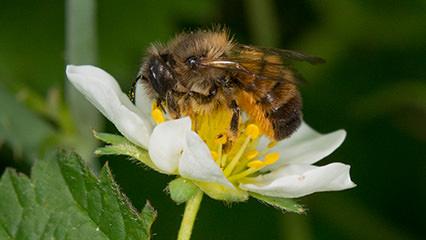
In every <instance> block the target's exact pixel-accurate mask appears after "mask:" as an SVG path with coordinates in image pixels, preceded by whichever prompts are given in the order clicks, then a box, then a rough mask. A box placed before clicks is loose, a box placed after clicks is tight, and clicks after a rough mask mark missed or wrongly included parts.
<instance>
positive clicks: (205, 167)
mask: <svg viewBox="0 0 426 240" xmlns="http://www.w3.org/2000/svg"><path fill="white" fill-rule="evenodd" d="M179 173H180V175H181V176H183V177H185V178H189V179H192V180H198V181H202V182H210V183H219V184H222V185H225V186H227V187H231V188H234V186H233V185H232V184H231V183H230V182H229V181H228V179H226V177H225V175H224V174H223V172H222V170H221V169H220V167H219V166H218V165H217V164H216V162H215V161H214V160H213V158H212V156H211V153H210V150H209V148H208V147H207V145H206V144H205V143H204V141H203V140H202V139H201V138H200V136H198V134H196V133H195V132H193V131H189V132H187V133H186V135H185V148H184V151H183V155H182V158H181V159H180V162H179Z"/></svg>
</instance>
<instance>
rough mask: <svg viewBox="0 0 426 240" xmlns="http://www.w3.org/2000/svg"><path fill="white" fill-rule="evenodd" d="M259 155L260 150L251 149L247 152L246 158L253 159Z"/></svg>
mask: <svg viewBox="0 0 426 240" xmlns="http://www.w3.org/2000/svg"><path fill="white" fill-rule="evenodd" d="M257 156H259V152H258V151H256V150H251V151H250V152H248V153H247V155H246V158H247V159H248V160H252V159H253V158H255V157H257Z"/></svg>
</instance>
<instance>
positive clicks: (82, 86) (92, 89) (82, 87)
mask: <svg viewBox="0 0 426 240" xmlns="http://www.w3.org/2000/svg"><path fill="white" fill-rule="evenodd" d="M66 74H67V77H68V79H69V81H70V82H71V83H72V84H73V85H74V87H75V88H76V89H77V90H78V91H80V92H81V93H82V94H83V95H84V96H85V97H86V98H87V99H88V100H89V101H90V102H91V103H92V104H93V105H94V106H95V107H96V108H97V109H98V110H99V111H100V112H101V113H102V114H103V115H104V116H105V117H106V118H107V119H108V120H110V121H111V122H112V123H113V124H114V125H115V127H116V128H117V129H118V131H119V132H120V133H121V134H123V135H124V136H125V137H126V138H127V139H129V140H130V141H131V142H133V143H135V144H137V145H139V146H141V147H143V148H145V149H146V148H147V147H148V140H149V134H150V133H151V125H150V123H149V121H148V120H147V119H146V118H145V117H144V116H143V114H142V112H141V111H140V110H139V109H137V108H136V107H135V105H133V103H132V102H131V101H130V100H129V98H128V97H127V95H126V94H124V93H123V92H122V91H121V89H120V86H119V85H118V83H117V81H116V80H115V79H114V77H112V76H111V75H110V74H108V73H107V72H105V71H104V70H102V69H100V68H97V67H95V66H90V65H82V66H74V65H68V66H67V68H66Z"/></svg>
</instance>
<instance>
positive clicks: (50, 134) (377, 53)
mask: <svg viewBox="0 0 426 240" xmlns="http://www.w3.org/2000/svg"><path fill="white" fill-rule="evenodd" d="M77 2H78V1H77ZM80 2H83V3H82V5H81V6H78V4H77V5H75V4H74V3H76V1H73V0H70V1H65V2H64V1H57V0H39V1H29V0H27V1H25V0H16V1H6V0H0V159H1V160H0V171H1V172H3V171H4V169H5V167H14V168H17V169H18V170H19V171H21V172H24V173H27V174H28V173H29V172H30V167H31V164H32V162H33V161H34V159H36V158H37V157H42V156H43V155H45V154H46V153H48V152H50V151H52V150H53V149H55V148H57V147H58V146H59V147H66V148H73V149H76V150H77V151H79V152H80V153H81V154H82V155H83V156H84V158H85V159H86V160H87V161H89V163H90V164H91V165H92V166H93V167H94V168H96V166H98V165H100V164H102V162H104V161H106V160H108V161H109V163H110V165H111V166H112V171H113V173H114V175H115V177H116V180H117V181H118V182H119V184H120V186H121V187H122V189H123V191H124V192H125V193H126V194H127V195H128V197H129V198H130V199H131V201H132V202H133V204H134V205H135V206H136V207H137V208H139V209H141V207H142V206H143V205H144V203H145V200H146V199H148V200H149V201H151V203H152V205H153V206H154V207H155V208H156V209H157V210H158V214H159V217H158V219H157V221H156V223H155V224H154V229H153V232H154V233H155V235H154V239H175V237H176V234H177V230H178V227H179V222H180V218H181V214H182V213H183V206H176V205H175V203H174V202H172V200H170V198H169V197H168V196H167V194H166V193H165V192H164V191H163V189H164V188H165V186H166V185H167V183H168V181H170V180H171V178H170V177H167V176H164V175H160V174H157V173H154V172H152V171H149V170H146V169H144V168H143V167H141V166H139V165H136V164H135V163H133V162H131V161H128V160H127V159H126V158H119V157H117V158H115V157H103V158H102V159H100V164H99V163H97V162H98V159H94V155H93V154H92V150H93V148H94V147H95V146H96V144H97V143H96V142H95V141H94V139H93V137H91V132H90V131H89V128H92V127H94V128H96V129H98V130H102V131H106V132H116V130H115V129H114V127H113V126H112V125H111V124H110V123H108V122H107V121H105V120H103V119H102V118H101V117H100V116H99V115H98V114H97V113H96V111H93V110H90V109H87V108H86V105H85V104H84V103H85V102H84V101H83V102H82V98H81V96H80V95H78V94H76V95H73V93H72V90H69V88H68V86H67V85H66V84H65V80H64V79H65V74H64V69H65V64H66V62H69V63H75V64H77V63H78V64H81V63H90V64H96V65H97V66H100V67H101V68H103V69H105V70H107V71H108V72H110V73H111V74H112V75H113V76H115V77H116V78H117V79H118V80H119V81H120V84H121V86H122V88H123V90H128V89H130V85H131V83H132V81H133V79H134V77H135V75H136V73H137V71H138V67H139V64H140V63H141V60H142V56H143V54H144V49H146V47H147V46H149V43H150V42H154V41H166V40H168V39H170V38H171V37H173V36H174V34H176V33H178V32H180V31H182V30H188V29H194V28H198V27H210V26H212V24H215V23H220V24H224V25H226V26H228V27H229V28H230V29H231V32H232V33H233V34H234V35H235V38H236V39H237V40H238V41H239V42H242V43H247V44H255V45H262V46H266V47H279V48H286V49H294V50H301V51H303V52H306V53H310V54H314V55H318V56H321V57H323V58H325V59H326V60H327V63H326V64H324V65H321V66H309V65H301V66H300V68H299V69H300V71H301V72H302V73H303V75H304V76H305V78H306V79H307V83H306V84H304V85H302V86H301V91H302V94H303V97H304V116H305V117H304V118H305V120H306V121H307V122H308V123H309V124H310V125H312V126H313V127H314V128H315V129H317V130H318V131H320V132H324V133H325V132H329V131H333V130H335V129H338V128H344V129H346V130H347V132H348V137H347V140H346V141H345V143H344V144H343V145H342V146H341V147H340V148H339V149H338V150H337V151H336V152H335V153H334V154H333V155H332V156H330V157H328V158H326V159H325V160H323V161H322V162H321V164H326V163H328V162H332V161H341V162H344V163H347V164H350V165H351V166H352V169H351V175H352V178H353V180H354V182H356V183H357V184H358V187H356V188H355V189H352V190H349V191H345V192H334V193H318V194H314V195H312V196H308V197H305V198H303V199H301V200H300V202H301V203H303V204H304V205H305V206H307V208H308V209H309V211H308V214H307V215H305V216H297V215H295V214H282V213H281V212H280V211H279V210H276V209H273V208H271V207H267V206H265V205H263V204H259V203H257V202H256V201H254V200H250V201H249V202H247V203H242V204H233V205H232V206H228V205H226V204H223V203H221V202H217V201H212V200H210V199H208V198H205V200H204V201H203V203H202V207H201V211H200V213H199V218H198V220H197V222H196V225H195V231H194V235H193V239H291V240H292V239H295V240H305V239H424V235H425V234H424V229H426V221H425V220H424V216H425V214H426V204H425V203H426V191H425V186H426V74H425V73H426V71H425V70H426V1H424V0H411V1H388V0H386V1H385V0H375V1H367V0H334V1H327V0H325V1H314V0H294V1H278V0H275V1H274V0H263V1H262V0H227V1H225V0H220V1H214V0H204V1H201V0H181V1H172V0H169V1H155V0H152V1H148V0H145V1H112V0H103V1H98V2H97V3H96V4H92V3H94V1H80ZM67 6H68V8H67ZM73 7H76V8H75V9H74V10H73ZM66 9H67V10H66ZM66 13H67V14H66ZM66 26H67V27H66ZM79 41H82V42H79ZM67 59H68V60H67ZM64 93H65V94H64ZM64 96H65V97H64ZM79 101H80V102H79ZM83 119H85V120H83ZM87 119H89V120H87ZM0 194H1V193H0Z"/></svg>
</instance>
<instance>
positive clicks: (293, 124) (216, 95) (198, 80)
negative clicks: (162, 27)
mask: <svg viewBox="0 0 426 240" xmlns="http://www.w3.org/2000/svg"><path fill="white" fill-rule="evenodd" d="M292 61H305V62H309V63H311V64H317V63H322V62H323V60H322V59H321V58H318V57H313V56H308V55H304V54H302V53H299V52H295V51H290V50H282V49H273V48H261V47H255V46H249V45H243V44H238V43H236V42H235V41H234V40H233V39H232V38H231V37H230V36H229V33H228V31H227V30H223V29H220V30H210V31H202V30H199V31H196V32H189V33H181V34H179V35H177V36H176V37H175V38H174V39H173V40H171V41H170V42H168V43H167V44H166V45H161V44H154V45H153V46H152V47H151V48H149V49H148V54H147V57H146V58H145V60H144V63H143V64H142V66H141V68H140V71H139V74H138V77H137V80H139V79H141V80H142V83H143V84H144V86H145V88H146V89H147V90H148V92H150V95H151V97H152V98H154V99H156V100H157V104H158V105H159V106H161V107H162V108H163V109H164V110H166V111H167V112H168V113H169V114H170V116H171V117H172V118H179V117H182V116H191V115H193V114H206V113H210V112H212V111H215V110H216V109H218V108H220V107H227V108H229V109H230V110H231V111H232V117H231V119H230V126H229V128H230V130H231V132H233V133H237V132H238V127H239V121H240V117H241V111H243V112H245V113H246V114H247V115H248V117H249V118H250V120H251V121H253V122H255V123H256V124H257V125H258V126H259V127H260V129H261V130H262V132H263V133H265V134H266V135H267V136H269V137H270V138H271V139H274V140H281V139H284V138H286V137H288V136H290V135H291V134H292V133H293V132H294V131H295V130H296V129H297V128H298V127H299V125H300V123H301V121H302V120H301V119H302V114H301V106H302V102H301V97H300V93H299V91H298V90H297V86H296V85H297V83H298V82H300V81H301V76H300V75H299V74H298V73H297V72H296V71H295V70H294V69H293V67H292V65H291V62H292Z"/></svg>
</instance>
